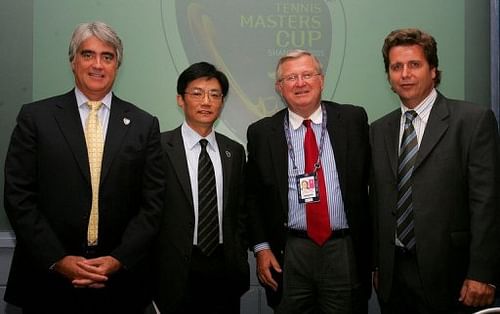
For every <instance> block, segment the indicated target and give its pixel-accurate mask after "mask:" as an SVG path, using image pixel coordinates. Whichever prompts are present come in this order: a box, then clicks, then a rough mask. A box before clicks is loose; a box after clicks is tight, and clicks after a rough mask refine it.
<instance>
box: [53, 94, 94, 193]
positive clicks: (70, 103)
mask: <svg viewBox="0 0 500 314" xmlns="http://www.w3.org/2000/svg"><path fill="white" fill-rule="evenodd" d="M58 100H60V101H59V102H58V103H57V104H56V106H57V108H58V110H56V111H55V113H54V117H55V119H56V121H57V123H58V125H59V127H60V129H61V132H62V134H63V135H64V137H65V138H66V141H67V142H68V145H69V146H70V148H71V150H72V152H73V154H74V156H75V159H76V162H77V164H78V166H79V167H80V170H81V171H82V175H83V177H84V178H85V179H86V180H87V181H88V182H89V183H90V169H89V159H88V154H87V145H86V143H85V134H84V132H83V127H82V120H81V118H80V113H79V112H78V105H77V103H76V97H75V93H74V90H72V91H71V92H69V93H67V94H66V95H64V96H62V98H59V99H58Z"/></svg>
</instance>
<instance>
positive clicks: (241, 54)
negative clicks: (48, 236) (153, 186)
mask: <svg viewBox="0 0 500 314" xmlns="http://www.w3.org/2000/svg"><path fill="white" fill-rule="evenodd" d="M211 1H213V2H211ZM187 2H189V1H188V0H179V1H174V0H154V1H153V0H107V1H104V0H88V1H67V0H39V1H33V0H6V1H2V2H1V3H0V28H1V30H0V43H1V45H0V63H1V64H0V69H2V70H1V73H2V75H0V122H1V125H0V129H1V131H0V163H1V164H2V165H3V164H4V161H5V153H6V149H7V145H8V141H9V137H10V133H11V132H12V128H13V126H14V124H15V117H16V115H17V112H18V111H19V108H20V105H22V103H25V102H29V101H31V100H36V99H41V98H45V97H49V96H53V95H56V94H60V93H63V92H66V91H68V90H69V89H71V88H72V87H73V76H72V73H71V71H70V67H69V63H68V57H67V49H68V43H69V39H70V36H71V32H72V31H73V29H74V27H75V25H76V24H78V23H81V22H86V21H92V20H101V21H105V22H106V23H108V24H110V25H111V26H113V28H115V30H116V31H117V32H118V34H119V35H120V37H121V38H122V40H123V42H124V62H123V65H122V67H121V69H120V72H119V76H118V79H117V81H116V82H115V88H114V91H115V93H116V94H117V95H118V96H119V97H121V98H124V99H126V100H129V101H131V102H134V103H136V104H137V105H139V106H140V107H142V108H143V109H145V110H147V111H149V112H151V113H152V114H154V115H156V116H158V117H159V119H160V123H161V129H162V130H168V129H172V128H174V127H176V126H178V125H179V124H180V123H181V122H182V120H183V116H182V113H181V111H179V109H178V108H177V105H176V103H175V86H176V79H177V76H178V74H179V71H180V70H182V69H183V68H184V67H185V66H187V64H189V63H190V62H193V61H197V60H201V59H204V57H205V55H204V52H207V58H208V54H210V56H211V58H212V57H214V55H212V53H214V51H215V52H217V55H215V56H218V54H220V56H222V57H221V58H223V60H222V61H224V62H226V65H227V69H230V70H231V74H234V82H235V83H237V85H239V86H240V87H241V89H242V90H244V91H241V93H240V91H238V90H234V89H231V90H230V94H229V97H228V99H227V102H226V108H225V112H224V114H226V112H228V111H229V110H228V107H229V106H232V104H236V103H239V102H241V103H245V104H248V103H253V104H254V103H256V102H257V100H256V99H257V98H258V97H257V96H258V94H259V91H258V89H257V91H255V89H254V90H252V88H251V87H252V86H251V85H253V84H255V86H260V85H259V84H262V83H264V85H265V86H266V87H263V88H262V89H263V91H262V94H266V93H267V94H269V92H270V91H271V92H272V88H273V86H272V77H271V75H272V73H273V71H274V64H275V61H276V60H277V59H278V56H269V55H267V56H264V55H262V58H263V59H262V63H258V64H259V65H260V67H261V68H264V69H265V71H267V72H268V73H269V76H270V77H269V78H268V79H260V77H258V76H257V77H255V78H254V77H253V75H258V74H256V73H255V72H257V71H256V70H255V69H254V68H253V67H252V66H246V67H245V62H247V61H248V62H250V61H251V62H254V64H256V63H255V62H256V61H257V62H258V61H259V60H258V58H260V57H261V55H260V54H259V53H254V52H253V50H251V49H255V51H257V52H258V51H259V48H262V49H261V50H264V48H267V47H264V46H265V45H267V43H266V42H265V41H264V37H265V36H267V35H269V36H270V37H272V36H275V35H276V36H277V34H278V33H279V32H281V30H277V29H276V27H275V26H276V25H274V26H273V23H274V22H273V21H275V20H274V19H273V18H270V17H269V16H270V15H266V14H267V13H266V12H264V11H265V10H267V9H266V6H267V7H269V8H271V11H272V12H273V17H276V15H280V16H285V17H286V16H289V15H295V16H298V17H299V19H300V17H301V16H309V17H310V16H315V15H317V16H319V15H321V14H322V15H325V14H326V15H325V16H326V17H324V19H323V17H321V18H322V19H323V20H322V21H328V19H331V23H332V28H333V31H331V32H332V36H331V37H332V38H331V41H332V43H331V51H332V55H331V56H330V60H331V61H332V62H331V64H330V65H329V66H328V71H327V73H328V75H327V82H326V84H327V86H329V87H332V86H334V87H335V88H330V89H329V90H330V91H331V92H329V93H328V95H326V98H333V99H334V100H335V101H338V102H344V103H355V104H359V105H361V106H363V107H365V108H366V110H367V112H368V114H369V118H370V120H371V121H373V120H375V119H377V118H378V117H380V116H382V115H384V114H385V113H387V112H389V111H391V110H393V109H394V108H396V107H397V106H398V100H397V98H396V97H395V96H394V94H393V93H392V92H391V91H390V89H389V88H388V83H387V80H386V77H385V73H384V69H383V62H382V57H381V53H380V48H381V45H382V41H383V39H384V37H385V36H386V35H387V34H388V33H389V32H390V31H391V30H393V29H395V28H401V27H418V28H422V29H424V30H426V31H428V32H430V33H431V34H432V35H433V36H434V37H435V38H436V40H437V42H438V50H439V51H438V52H439V57H440V69H441V70H442V71H443V80H442V83H441V86H440V90H441V91H442V92H443V93H445V94H446V95H447V96H449V97H453V98H461V99H468V100H471V101H474V102H477V103H481V104H484V105H489V102H490V95H489V60H490V59H489V2H488V0H479V1H478V0H419V1H415V0H375V1H374V0H343V1H340V0H324V1H321V0H307V1H306V0H304V1H301V0H295V1H292V0H281V1H276V0H253V1H249V0H245V1H235V0H207V1H202V0H200V1H190V3H194V4H196V5H194V6H191V7H190V10H191V11H190V14H191V13H193V12H194V13H196V11H193V10H192V9H193V8H194V9H196V8H198V9H199V8H200V7H201V8H202V9H203V10H205V11H203V10H202V12H208V13H206V14H207V15H209V17H211V20H210V19H209V21H208V22H207V23H208V24H202V25H209V26H210V30H203V32H201V33H196V32H197V31H200V29H199V26H197V24H196V23H198V22H200V23H201V22H206V19H204V18H205V17H206V16H204V15H200V17H201V20H200V21H197V20H196V15H194V18H193V15H183V14H182V11H181V9H182V8H181V7H185V6H187V4H186V3H187ZM209 4H213V6H209ZM240 6H241V7H240ZM210 10H212V11H210ZM214 10H216V12H217V14H216V16H215V15H214V14H213V11H214ZM259 10H260V11H259ZM321 10H323V11H321ZM325 10H326V11H325ZM328 10H330V11H328ZM327 11H328V12H327ZM210 12H212V15H211V16H210ZM194 13H193V14H194ZM260 16H263V17H264V19H267V24H262V25H253V26H252V27H253V28H251V29H249V28H250V27H249V26H248V21H249V20H250V19H251V18H250V17H252V18H257V17H260ZM318 18H319V17H318ZM238 21H240V24H239V25H238V24H237V22H238ZM312 21H313V22H312V23H311V24H309V25H308V26H307V27H303V28H301V27H300V26H299V27H295V26H296V24H293V23H295V22H293V23H292V22H290V20H289V21H288V24H287V25H286V27H285V28H286V29H287V31H289V34H292V33H293V34H299V35H300V34H301V32H302V31H303V30H305V31H308V30H312V32H310V33H311V34H313V35H314V34H315V33H316V32H315V28H316V25H315V24H314V18H312ZM210 23H212V24H213V25H212V24H210ZM224 23H227V24H224ZM233 23H236V24H233ZM245 23H246V24H245ZM322 23H323V24H324V22H322ZM244 24H245V25H244ZM212 26H213V29H212ZM323 26H324V25H323ZM197 27H198V28H197ZM273 27H274V28H273ZM291 29H293V31H292V30H291ZM212 30H213V31H216V32H215V34H213V33H211V32H210V31H212ZM294 31H296V32H294ZM323 32H324V34H323V36H324V37H325V38H326V37H327V35H326V34H327V33H328V30H326V31H323ZM195 33H196V34H195ZM191 35H192V36H191ZM195 35H196V36H195ZM189 36H191V37H190V38H188V37H189ZM207 37H208V39H207ZM324 40H325V41H326V40H327V39H324ZM212 43H213V44H214V45H216V46H217V47H216V48H217V49H215V50H213V49H210V48H213V47H211V46H210V45H211V44H212ZM198 44H199V45H200V47H198V48H199V50H197V51H194V50H195V49H196V47H197V45H198ZM277 44H278V42H277ZM323 44H328V43H326V42H324V43H323ZM241 47H248V48H245V49H243V48H241ZM288 48H290V47H288ZM306 48H307V47H306ZM325 51H326V50H325ZM195 52H197V54H196V53H195ZM250 59H252V60H250ZM255 59H257V60H255ZM208 60H209V61H211V60H212V59H208ZM222 61H221V62H222ZM229 63H230V64H229ZM260 70H261V69H260ZM340 70H341V71H340ZM233 71H234V72H233ZM261 72H262V71H261ZM232 86H235V85H234V84H232ZM264 89H265V91H264ZM327 89H328V88H327ZM242 94H245V95H246V96H248V99H249V100H248V102H245V99H244V97H242ZM267 98H269V97H267ZM234 106H236V105H234ZM249 107H251V106H249ZM280 107H281V105H279V106H278V107H276V108H274V107H272V108H271V109H276V110H277V109H279V108H280ZM231 109H232V108H231ZM247 109H248V108H247ZM250 109H252V108H250ZM265 112H266V113H269V114H270V113H271V112H273V110H266V111H265ZM223 118H224V117H223ZM239 118H241V122H240V121H238V116H237V115H236V118H234V117H233V116H231V118H230V119H229V118H227V117H226V121H224V119H221V121H220V123H218V125H217V129H218V130H219V131H221V132H222V133H226V134H228V135H229V136H231V137H233V138H235V139H237V140H239V141H240V142H242V143H245V138H244V132H242V131H241V129H245V128H246V126H247V125H248V123H249V121H254V120H256V119H257V118H258V116H253V115H252V116H250V118H249V117H248V116H246V115H245V111H242V113H241V115H240V116H239ZM227 122H229V124H228V123H227ZM235 124H239V126H240V129H235V128H234V127H233V126H234V125H235ZM2 168H3V167H2ZM0 172H1V173H0V174H1V176H2V178H3V170H2V171H0ZM1 188H2V191H3V180H2V183H1ZM2 207H3V194H2ZM8 229H10V227H9V225H8V222H7V220H6V218H5V215H4V211H3V210H1V211H0V230H8Z"/></svg>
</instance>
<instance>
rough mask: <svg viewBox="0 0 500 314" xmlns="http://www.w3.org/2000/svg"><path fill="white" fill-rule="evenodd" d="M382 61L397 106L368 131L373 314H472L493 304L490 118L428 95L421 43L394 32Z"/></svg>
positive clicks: (431, 57) (494, 167) (495, 146)
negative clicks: (376, 313) (378, 312)
mask: <svg viewBox="0 0 500 314" xmlns="http://www.w3.org/2000/svg"><path fill="white" fill-rule="evenodd" d="M382 52H383V57H384V63H385V69H386V72H387V75H388V79H389V83H390V85H391V88H392V90H393V91H394V92H395V93H396V94H397V95H398V96H399V98H400V100H401V104H400V107H401V108H398V109H397V110H395V111H393V112H391V113H389V114H388V115H386V116H385V117H382V118H381V119H379V120H377V121H375V122H374V123H373V124H372V126H371V145H372V158H373V159H372V160H373V167H372V168H373V170H372V171H373V182H372V183H373V184H372V185H371V186H370V198H371V200H372V204H373V210H374V217H375V222H376V223H375V228H374V230H375V231H376V232H375V234H374V238H375V242H376V247H375V249H376V250H375V253H376V254H375V255H374V256H375V265H374V266H375V267H376V272H375V276H374V279H375V280H374V283H375V288H376V289H377V290H378V296H379V300H380V304H381V309H382V312H383V313H409V314H411V313H419V314H422V313H443V314H444V313H447V314H449V313H470V312H473V311H475V310H477V309H478V308H477V307H482V306H486V305H488V304H491V303H492V302H493V298H494V294H495V286H494V285H493V284H494V283H495V281H496V280H497V278H498V274H499V271H500V267H499V266H500V263H499V254H500V247H499V246H500V241H499V240H498V239H500V234H499V232H500V224H499V223H500V222H499V203H500V200H499V191H500V186H499V183H500V160H499V150H500V146H499V136H498V130H497V124H496V121H495V117H494V115H493V113H492V112H491V110H489V109H488V108H486V107H483V106H479V105H473V104H470V103H467V102H464V101H458V100H452V99H448V98H446V97H444V96H443V95H442V94H441V93H439V92H438V91H436V87H437V86H438V85H439V82H440V74H441V73H440V71H439V70H438V56H437V45H436V42H435V40H434V38H433V37H432V36H430V35H429V34H427V33H425V32H422V31H420V30H418V29H400V30H395V31H393V32H391V33H390V34H389V35H388V36H387V37H386V39H385V42H384V46H383V49H382ZM398 159H399V160H398Z"/></svg>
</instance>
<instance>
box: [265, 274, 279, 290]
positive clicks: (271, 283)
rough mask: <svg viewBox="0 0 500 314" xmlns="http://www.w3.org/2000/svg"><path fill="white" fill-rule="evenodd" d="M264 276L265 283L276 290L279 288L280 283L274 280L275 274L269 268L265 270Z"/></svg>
mask: <svg viewBox="0 0 500 314" xmlns="http://www.w3.org/2000/svg"><path fill="white" fill-rule="evenodd" d="M263 277H264V283H265V284H266V285H268V286H269V287H271V288H272V289H273V290H274V291H276V290H277V289H278V283H277V282H276V281H275V280H274V278H273V275H272V274H271V272H270V271H269V269H266V270H265V271H264V272H263Z"/></svg>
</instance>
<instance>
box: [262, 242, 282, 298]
mask: <svg viewBox="0 0 500 314" xmlns="http://www.w3.org/2000/svg"><path fill="white" fill-rule="evenodd" d="M271 270H274V271H276V272H278V273H281V267H280V264H279V263H278V261H277V260H276V258H275V257H274V254H273V252H271V250H270V249H264V250H262V251H259V252H257V277H258V278H259V281H260V282H261V283H262V284H264V285H266V286H269V287H271V289H273V290H274V291H276V290H278V283H277V282H276V281H275V280H274V278H273V276H272V274H271Z"/></svg>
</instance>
